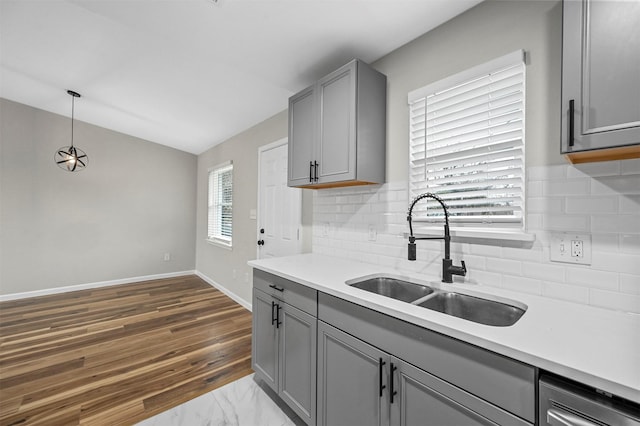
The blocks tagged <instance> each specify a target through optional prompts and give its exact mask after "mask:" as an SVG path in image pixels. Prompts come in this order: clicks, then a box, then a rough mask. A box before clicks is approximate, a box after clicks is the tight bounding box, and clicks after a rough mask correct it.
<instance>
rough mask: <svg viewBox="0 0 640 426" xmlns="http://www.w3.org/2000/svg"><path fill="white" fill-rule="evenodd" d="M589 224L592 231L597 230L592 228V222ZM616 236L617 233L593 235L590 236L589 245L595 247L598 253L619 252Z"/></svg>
mask: <svg viewBox="0 0 640 426" xmlns="http://www.w3.org/2000/svg"><path fill="white" fill-rule="evenodd" d="M591 224H592V228H593V229H597V228H595V227H594V226H593V222H591ZM618 236H619V234H617V233H608V234H604V233H600V232H598V233H593V234H591V244H592V246H593V247H597V248H598V251H609V252H617V251H618V250H620V246H619V242H618V239H619V237H618Z"/></svg>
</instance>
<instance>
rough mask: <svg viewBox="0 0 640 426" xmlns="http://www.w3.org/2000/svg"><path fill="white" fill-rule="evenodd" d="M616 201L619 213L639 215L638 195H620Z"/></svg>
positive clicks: (639, 202)
mask: <svg viewBox="0 0 640 426" xmlns="http://www.w3.org/2000/svg"><path fill="white" fill-rule="evenodd" d="M618 200H619V204H620V213H626V214H636V215H640V195H631V194H625V195H620V196H619V198H618Z"/></svg>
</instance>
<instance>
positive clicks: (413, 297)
mask: <svg viewBox="0 0 640 426" xmlns="http://www.w3.org/2000/svg"><path fill="white" fill-rule="evenodd" d="M347 284H348V285H350V286H351V287H355V288H359V289H361V290H365V291H368V292H371V293H375V294H379V295H381V296H385V297H390V298H392V299H396V300H400V301H402V302H407V303H410V304H412V305H416V306H420V307H423V308H427V309H431V310H433V311H437V312H441V313H444V314H447V315H452V316H454V317H458V318H462V319H465V320H468V321H473V322H476V323H480V324H484V325H490V326H495V327H508V326H511V325H513V324H515V323H516V322H517V321H518V320H519V319H520V317H522V315H523V314H524V313H525V311H526V309H527V308H526V306H524V305H522V304H519V303H517V302H514V301H510V303H505V302H504V301H498V300H491V299H487V298H484V297H478V296H476V295H469V294H463V293H458V292H454V291H446V290H441V289H439V288H434V287H431V286H427V285H422V284H417V283H412V282H409V281H404V280H401V279H397V278H393V277H385V276H381V277H369V278H364V279H360V280H354V281H352V282H349V281H348V282H347ZM516 305H521V307H520V306H516Z"/></svg>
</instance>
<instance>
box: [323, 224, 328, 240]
mask: <svg viewBox="0 0 640 426" xmlns="http://www.w3.org/2000/svg"><path fill="white" fill-rule="evenodd" d="M322 236H323V237H328V236H329V222H324V223H323V224H322Z"/></svg>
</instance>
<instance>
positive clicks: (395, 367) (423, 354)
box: [318, 293, 536, 426]
mask: <svg viewBox="0 0 640 426" xmlns="http://www.w3.org/2000/svg"><path fill="white" fill-rule="evenodd" d="M354 336H357V337H354ZM535 381H536V371H535V368H533V367H531V366H529V365H526V364H523V363H519V362H517V361H514V360H512V359H509V358H506V357H503V356H500V355H498V354H495V353H492V352H489V351H487V350H484V349H482V348H479V347H477V346H473V345H469V344H467V343H464V342H461V341H459V340H455V339H452V338H450V337H447V336H444V335H441V334H438V333H435V332H433V331H430V330H427V329H424V328H422V327H418V326H415V325H413V324H409V323H406V322H404V321H401V320H398V319H397V318H393V317H389V316H387V315H384V314H381V313H379V312H376V311H373V310H370V309H367V308H364V307H362V306H359V305H355V304H353V303H350V302H347V301H344V300H342V299H339V298H336V297H333V296H330V295H327V294H324V293H319V294H318V424H319V425H322V426H337V425H351V424H354V425H359V424H363V425H364V424H366V425H420V426H429V425H434V426H447V425H451V426H465V425H504V426H527V425H531V424H534V423H535V404H536V399H535V398H536V397H535Z"/></svg>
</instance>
